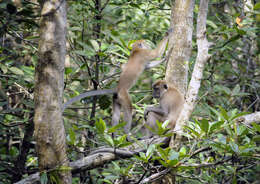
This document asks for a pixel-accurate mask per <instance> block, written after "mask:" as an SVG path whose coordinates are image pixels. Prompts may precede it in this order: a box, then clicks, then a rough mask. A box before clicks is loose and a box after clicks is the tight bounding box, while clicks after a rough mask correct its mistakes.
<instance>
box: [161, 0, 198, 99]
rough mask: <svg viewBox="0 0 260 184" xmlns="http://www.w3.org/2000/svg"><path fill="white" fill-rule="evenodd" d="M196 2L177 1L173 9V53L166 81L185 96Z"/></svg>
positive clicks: (171, 43) (171, 47)
mask: <svg viewBox="0 0 260 184" xmlns="http://www.w3.org/2000/svg"><path fill="white" fill-rule="evenodd" d="M194 3H195V2H194V0H176V1H175V3H173V4H174V6H173V7H172V13H171V28H173V34H171V35H172V37H170V40H169V48H170V49H169V50H170V51H171V53H170V57H169V61H168V64H167V70H166V76H165V79H166V81H167V83H168V84H173V85H174V86H176V87H177V89H178V90H179V91H180V92H181V93H182V94H183V95H185V93H186V88H187V80H188V67H189V65H188V64H189V59H190V55H191V49H192V45H191V43H192V31H193V9H194Z"/></svg>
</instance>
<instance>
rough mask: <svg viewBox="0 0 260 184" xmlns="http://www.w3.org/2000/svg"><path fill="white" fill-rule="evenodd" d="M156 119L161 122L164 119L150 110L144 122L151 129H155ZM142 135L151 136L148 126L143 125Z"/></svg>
mask: <svg viewBox="0 0 260 184" xmlns="http://www.w3.org/2000/svg"><path fill="white" fill-rule="evenodd" d="M156 120H157V121H159V122H163V121H164V120H165V118H164V117H162V116H161V115H159V114H157V113H155V112H153V111H150V112H149V113H148V115H147V120H146V122H145V124H146V125H147V126H149V127H151V128H152V129H156V127H157V126H156ZM144 135H145V138H149V137H152V136H153V133H152V132H151V131H150V130H149V129H148V128H146V127H145V129H144Z"/></svg>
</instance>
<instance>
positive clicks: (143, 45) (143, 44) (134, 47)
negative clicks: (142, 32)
mask: <svg viewBox="0 0 260 184" xmlns="http://www.w3.org/2000/svg"><path fill="white" fill-rule="evenodd" d="M138 49H150V46H149V45H148V44H147V43H146V41H145V40H137V41H136V42H134V43H133V45H132V52H133V51H135V50H138Z"/></svg>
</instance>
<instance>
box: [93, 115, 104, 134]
mask: <svg viewBox="0 0 260 184" xmlns="http://www.w3.org/2000/svg"><path fill="white" fill-rule="evenodd" d="M95 126H96V128H97V131H98V133H99V134H103V133H104V132H105V130H106V123H105V122H104V121H103V120H102V119H99V121H96V122H95Z"/></svg>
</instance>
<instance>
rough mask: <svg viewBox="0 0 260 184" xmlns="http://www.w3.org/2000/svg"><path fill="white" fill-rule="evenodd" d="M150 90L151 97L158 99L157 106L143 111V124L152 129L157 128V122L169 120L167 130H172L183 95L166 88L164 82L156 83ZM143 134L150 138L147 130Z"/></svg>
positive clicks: (171, 88) (149, 132) (150, 134)
mask: <svg viewBox="0 0 260 184" xmlns="http://www.w3.org/2000/svg"><path fill="white" fill-rule="evenodd" d="M152 89H153V92H152V96H153V98H158V99H159V105H158V106H150V107H147V108H146V109H145V111H144V119H145V124H146V125H148V126H150V127H151V128H152V129H154V128H156V127H157V126H156V121H157V120H158V121H159V122H164V121H166V120H169V124H168V126H167V128H170V129H173V128H174V127H175V124H176V121H177V118H178V116H179V114H180V111H181V109H182V107H183V103H184V98H183V95H182V94H181V93H180V92H179V91H178V90H177V89H176V88H175V87H173V86H168V85H167V84H166V81H164V80H158V81H156V82H155V83H154V84H153V86H152ZM145 134H146V137H151V136H152V132H151V131H149V130H148V129H147V128H146V129H145Z"/></svg>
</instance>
